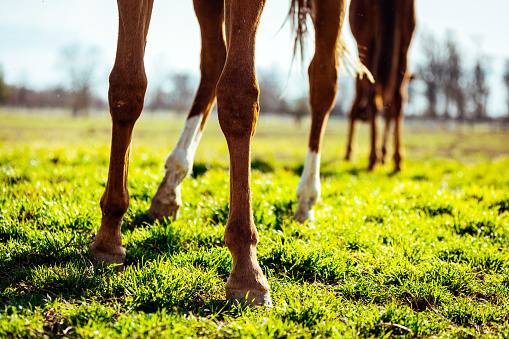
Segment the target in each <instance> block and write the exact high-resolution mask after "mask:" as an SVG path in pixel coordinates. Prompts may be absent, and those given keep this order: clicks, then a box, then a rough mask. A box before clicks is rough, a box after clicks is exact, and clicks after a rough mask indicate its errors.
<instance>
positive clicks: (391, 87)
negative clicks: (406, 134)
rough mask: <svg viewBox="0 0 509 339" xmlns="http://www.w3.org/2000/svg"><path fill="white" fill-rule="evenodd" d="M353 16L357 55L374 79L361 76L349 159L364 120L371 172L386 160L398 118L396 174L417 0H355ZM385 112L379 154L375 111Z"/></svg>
mask: <svg viewBox="0 0 509 339" xmlns="http://www.w3.org/2000/svg"><path fill="white" fill-rule="evenodd" d="M349 20H350V29H351V31H352V34H353V36H354V38H355V40H356V41H357V47H358V52H359V57H360V59H361V61H362V63H363V64H364V65H365V66H366V67H367V68H368V70H369V71H370V72H371V74H372V75H373V77H374V80H375V81H374V83H372V82H370V81H368V80H367V79H366V77H362V76H358V77H357V80H356V86H355V88H356V94H355V99H354V102H353V105H352V108H351V111H350V116H349V120H350V121H349V122H350V124H349V131H348V142H347V149H346V156H345V160H350V158H351V153H352V141H353V138H354V133H355V124H356V122H357V121H359V120H360V121H368V122H369V124H370V132H371V133H370V134H371V152H370V156H369V165H368V170H373V168H374V166H375V164H376V162H377V161H380V162H381V163H382V164H383V163H384V162H385V155H386V153H387V147H386V145H387V140H388V138H389V134H390V129H391V125H392V123H393V122H394V157H393V158H394V171H395V172H398V171H400V170H401V162H402V157H403V149H402V145H401V139H402V136H401V130H402V125H403V112H402V106H403V103H404V102H405V101H406V85H407V83H408V81H410V80H411V79H412V76H411V75H410V74H408V73H407V54H408V49H409V47H410V42H411V40H412V35H413V32H414V29H415V25H416V18H415V4H414V0H382V1H380V0H352V2H351V3H350V11H349ZM382 110H384V113H385V114H384V118H385V130H384V134H383V141H382V154H381V155H380V154H379V152H378V150H377V114H378V112H380V111H382Z"/></svg>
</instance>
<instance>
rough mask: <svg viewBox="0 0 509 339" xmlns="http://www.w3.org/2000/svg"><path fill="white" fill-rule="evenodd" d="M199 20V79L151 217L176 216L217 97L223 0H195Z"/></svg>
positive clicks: (221, 60)
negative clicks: (186, 179)
mask: <svg viewBox="0 0 509 339" xmlns="http://www.w3.org/2000/svg"><path fill="white" fill-rule="evenodd" d="M194 11H195V13H196V17H197V18H198V22H199V23H200V31H201V41H202V50H201V55H200V71H201V80H200V85H199V87H198V90H197V92H196V96H195V98H194V101H193V105H192V106H191V110H190V111H189V115H188V117H187V120H186V123H185V126H184V128H183V130H182V133H181V134H180V138H179V140H178V142H177V144H176V145H175V148H174V149H173V150H172V151H171V153H170V155H169V156H168V158H167V160H166V166H165V167H166V170H165V175H164V178H163V180H162V182H161V184H160V185H159V187H158V188H157V191H156V193H155V195H154V197H153V198H152V205H151V206H150V209H149V211H148V215H149V217H150V218H151V219H153V220H161V219H163V218H165V217H166V218H173V219H175V218H176V217H177V216H178V211H179V208H180V206H181V205H182V200H181V197H180V187H181V186H180V185H181V183H182V181H183V180H184V179H185V178H186V177H187V175H188V174H189V173H190V172H191V169H192V167H193V161H194V155H195V153H196V148H197V147H198V143H199V142H200V139H201V136H202V134H203V130H204V128H205V124H206V122H207V118H208V116H209V113H210V111H211V109H212V107H213V105H214V101H215V100H216V85H217V81H218V79H219V76H220V75H221V71H222V70H223V66H224V61H225V59H226V46H225V41H224V28H223V11H224V8H223V0H194Z"/></svg>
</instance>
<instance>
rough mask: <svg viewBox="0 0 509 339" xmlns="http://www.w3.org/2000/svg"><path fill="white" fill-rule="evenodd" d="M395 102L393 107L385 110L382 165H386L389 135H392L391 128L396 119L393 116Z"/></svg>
mask: <svg viewBox="0 0 509 339" xmlns="http://www.w3.org/2000/svg"><path fill="white" fill-rule="evenodd" d="M394 104H395V102H393V104H392V106H391V107H388V108H386V109H385V112H384V118H385V129H384V136H383V139H382V158H381V159H380V162H381V163H382V164H385V155H386V154H387V141H388V140H389V134H390V133H391V126H392V118H393V117H394V116H393V115H392V114H393V107H394V106H395V105H394Z"/></svg>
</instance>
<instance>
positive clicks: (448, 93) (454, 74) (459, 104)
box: [442, 33, 465, 120]
mask: <svg viewBox="0 0 509 339" xmlns="http://www.w3.org/2000/svg"><path fill="white" fill-rule="evenodd" d="M445 47H446V49H445V50H446V53H447V55H446V58H445V60H444V67H443V71H444V72H443V73H444V74H443V84H442V88H443V94H444V99H445V103H444V117H446V118H449V117H451V113H450V111H449V109H450V108H451V106H455V108H456V117H457V118H458V119H459V120H462V119H464V118H465V93H464V88H463V86H462V83H461V81H462V78H463V65H462V60H461V57H460V53H459V47H458V44H457V42H456V41H455V39H454V37H453V35H452V34H450V33H449V34H448V35H447V39H446V42H445Z"/></svg>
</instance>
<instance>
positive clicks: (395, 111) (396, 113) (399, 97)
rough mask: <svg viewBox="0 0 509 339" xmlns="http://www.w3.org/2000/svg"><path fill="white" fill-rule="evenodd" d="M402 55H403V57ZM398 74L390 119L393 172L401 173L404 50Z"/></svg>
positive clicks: (404, 83)
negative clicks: (392, 140) (392, 142)
mask: <svg viewBox="0 0 509 339" xmlns="http://www.w3.org/2000/svg"><path fill="white" fill-rule="evenodd" d="M403 53H404V54H405V55H403ZM399 63H400V65H399V72H398V76H397V82H396V89H395V91H394V98H393V103H392V105H391V110H392V111H391V112H390V114H391V118H392V119H394V172H399V171H401V161H402V160H403V146H402V141H401V139H402V135H401V134H402V129H403V102H404V101H405V99H406V88H405V87H406V82H407V81H405V74H406V63H407V61H406V50H404V51H403V52H402V53H401V55H400V59H399Z"/></svg>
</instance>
